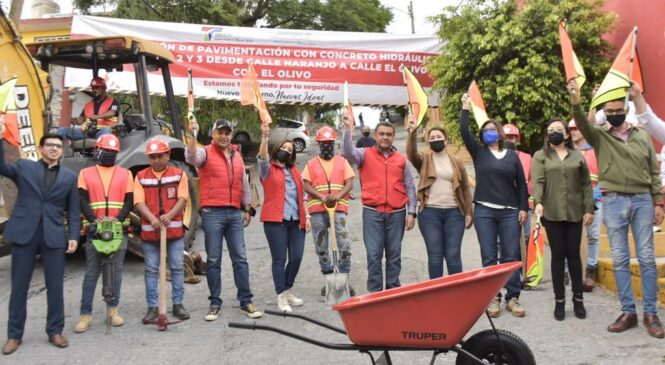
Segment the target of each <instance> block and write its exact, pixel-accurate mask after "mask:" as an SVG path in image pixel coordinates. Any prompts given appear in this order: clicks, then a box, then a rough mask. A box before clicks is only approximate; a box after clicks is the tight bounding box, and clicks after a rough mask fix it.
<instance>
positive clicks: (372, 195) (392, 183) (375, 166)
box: [359, 147, 409, 213]
mask: <svg viewBox="0 0 665 365" xmlns="http://www.w3.org/2000/svg"><path fill="white" fill-rule="evenodd" d="M405 168H406V158H405V157H404V156H403V155H402V154H400V153H399V152H396V151H395V152H391V153H390V154H389V155H388V156H384V155H383V152H381V151H379V149H378V148H377V147H367V148H365V161H364V162H363V164H362V165H361V166H360V167H359V171H360V183H361V187H362V189H361V190H362V201H363V205H366V206H368V207H372V208H374V209H376V210H377V211H379V212H382V213H389V212H392V211H394V210H397V209H402V208H404V207H405V206H406V203H407V202H408V201H409V198H408V196H407V195H406V185H404V169H405Z"/></svg>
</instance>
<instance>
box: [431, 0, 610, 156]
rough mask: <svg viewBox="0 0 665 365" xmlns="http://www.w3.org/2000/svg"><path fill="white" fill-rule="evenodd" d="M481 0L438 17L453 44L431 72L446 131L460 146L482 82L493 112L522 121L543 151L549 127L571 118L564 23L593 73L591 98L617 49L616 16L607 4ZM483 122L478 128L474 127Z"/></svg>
mask: <svg viewBox="0 0 665 365" xmlns="http://www.w3.org/2000/svg"><path fill="white" fill-rule="evenodd" d="M516 3H517V2H516V1H500V0H476V1H469V2H467V3H465V4H464V5H461V6H458V7H448V8H446V9H444V12H443V13H442V14H440V15H438V16H436V17H433V20H435V21H437V22H438V24H439V26H440V29H439V33H438V35H439V37H441V39H442V41H443V42H444V44H445V46H444V47H443V50H442V54H441V56H439V57H437V58H435V59H433V60H431V62H430V63H429V69H430V73H431V74H432V76H433V77H434V78H435V80H436V82H435V87H436V88H438V89H440V90H441V91H443V94H442V95H444V98H443V100H442V104H441V107H442V114H443V119H444V121H445V122H446V129H447V130H448V131H449V133H450V135H451V136H452V137H453V138H454V139H456V140H457V141H459V123H458V120H459V113H460V110H461V102H460V98H461V96H462V94H463V93H465V92H466V91H467V89H468V87H469V84H470V83H471V81H472V80H473V79H475V80H476V81H477V83H478V86H479V87H480V91H481V93H482V95H483V100H484V102H485V106H486V108H487V112H488V115H490V117H493V118H495V119H496V120H498V121H500V122H502V123H506V122H510V123H514V124H516V125H517V126H518V127H519V128H520V132H521V133H522V148H524V149H525V150H528V151H531V152H533V151H535V150H537V149H538V148H540V147H541V146H542V141H543V135H544V131H543V125H544V123H546V122H547V121H548V120H549V119H550V118H552V117H555V116H560V117H564V118H566V117H569V116H570V107H569V101H568V98H567V93H566V89H565V85H566V77H565V73H564V69H563V61H562V58H561V48H560V44H559V33H558V24H559V20H561V19H565V20H566V22H567V24H568V33H569V34H570V37H571V39H572V42H573V47H574V49H575V53H576V54H577V57H578V58H579V60H580V63H581V64H582V66H583V68H584V71H585V73H586V76H587V82H586V84H585V89H586V90H585V91H586V92H588V94H590V92H591V89H592V87H593V85H594V84H595V83H599V82H600V81H602V79H603V77H604V76H605V74H606V73H607V70H608V67H609V60H608V58H607V53H608V51H609V50H610V46H609V44H608V43H607V42H606V41H605V40H603V39H602V37H601V36H602V34H604V33H606V32H607V31H609V30H610V29H611V28H612V26H613V24H614V19H615V17H614V15H612V14H610V13H607V12H603V11H601V10H600V6H601V5H602V1H601V0H592V1H589V0H529V1H527V2H526V4H525V5H524V7H522V8H521V9H519V8H518V5H517V4H516ZM474 124H475V123H474Z"/></svg>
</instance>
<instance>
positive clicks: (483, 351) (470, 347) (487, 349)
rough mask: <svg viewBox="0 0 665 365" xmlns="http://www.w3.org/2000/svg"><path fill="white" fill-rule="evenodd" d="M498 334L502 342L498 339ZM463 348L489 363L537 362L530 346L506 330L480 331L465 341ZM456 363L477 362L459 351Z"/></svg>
mask: <svg viewBox="0 0 665 365" xmlns="http://www.w3.org/2000/svg"><path fill="white" fill-rule="evenodd" d="M497 335H498V337H499V339H500V340H501V343H499V342H498V341H497ZM502 347H503V349H502ZM462 349H464V350H466V351H468V352H470V353H471V354H472V355H474V356H476V357H477V358H479V359H480V360H482V361H483V362H487V363H488V364H509V365H535V364H536V359H535V358H534V357H533V353H532V352H531V349H530V348H529V346H528V345H527V344H526V343H525V342H524V341H523V340H522V339H521V338H519V337H518V336H517V335H515V334H514V333H512V332H508V331H504V330H496V333H495V332H494V331H493V330H485V331H482V332H478V333H476V334H475V335H473V336H471V338H469V339H468V340H467V341H465V342H464V344H463V345H462ZM504 351H505V353H504ZM455 364H457V365H472V364H476V362H474V361H473V360H472V359H469V358H468V357H467V356H466V355H465V354H463V353H459V354H458V355H457V360H456V361H455Z"/></svg>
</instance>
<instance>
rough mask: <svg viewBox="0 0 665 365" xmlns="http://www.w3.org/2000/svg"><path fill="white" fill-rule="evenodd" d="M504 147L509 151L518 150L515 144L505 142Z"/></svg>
mask: <svg viewBox="0 0 665 365" xmlns="http://www.w3.org/2000/svg"><path fill="white" fill-rule="evenodd" d="M503 146H504V147H506V148H507V149H509V150H516V149H517V145H516V144H515V142H510V141H505V142H503Z"/></svg>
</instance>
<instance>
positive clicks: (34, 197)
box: [0, 120, 81, 355]
mask: <svg viewBox="0 0 665 365" xmlns="http://www.w3.org/2000/svg"><path fill="white" fill-rule="evenodd" d="M4 129H5V127H4V123H3V122H2V121H1V120H0V136H3V135H4ZM2 144H3V140H2V139H0V175H3V176H6V177H8V178H10V179H12V180H13V181H14V183H15V184H16V186H17V187H18V198H17V200H16V207H15V208H14V211H13V212H12V214H11V216H10V217H9V222H7V225H6V228H5V231H4V239H5V240H7V241H8V242H10V243H11V244H12V273H11V278H12V291H11V295H10V298H9V320H8V324H7V342H6V343H5V345H4V347H3V348H2V352H3V354H5V355H9V354H11V353H13V352H14V351H16V349H17V348H18V347H19V345H21V340H22V338H23V330H24V327H25V320H26V316H27V313H26V312H27V311H26V305H27V301H28V289H29V287H30V280H31V279H32V272H33V270H34V268H35V258H36V257H37V255H41V257H42V261H43V263H44V278H45V281H46V290H47V294H46V295H47V303H48V314H47V318H46V333H47V334H48V338H49V341H50V342H51V343H52V344H53V345H55V346H57V347H60V348H63V347H67V345H68V342H67V339H66V338H65V337H64V336H63V335H62V330H63V328H64V326H65V313H64V299H63V281H64V274H65V252H66V253H73V252H74V251H75V250H76V245H77V242H78V238H79V230H80V226H81V219H80V216H79V214H80V208H79V201H78V192H77V189H76V175H75V174H74V172H72V171H71V170H69V169H67V168H66V167H62V166H60V158H61V157H62V137H60V136H58V135H57V134H46V135H44V136H43V137H42V138H41V139H40V140H39V150H40V152H41V155H42V159H41V160H39V161H30V160H23V159H20V160H18V161H17V162H16V163H13V164H8V163H5V160H4V154H3V153H2ZM65 217H67V218H68V219H67V220H65ZM65 227H67V229H65Z"/></svg>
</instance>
